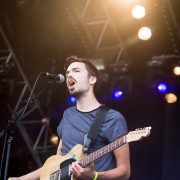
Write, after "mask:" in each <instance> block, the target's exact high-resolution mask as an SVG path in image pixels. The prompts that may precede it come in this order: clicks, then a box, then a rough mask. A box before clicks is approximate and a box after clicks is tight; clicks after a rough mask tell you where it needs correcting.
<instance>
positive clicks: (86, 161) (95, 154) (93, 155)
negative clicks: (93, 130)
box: [79, 135, 126, 167]
mask: <svg viewBox="0 0 180 180" xmlns="http://www.w3.org/2000/svg"><path fill="white" fill-rule="evenodd" d="M125 143H126V135H124V136H121V137H120V138H118V139H116V140H115V141H113V142H112V143H110V144H108V145H106V146H104V147H103V148H101V149H99V150H97V151H95V152H93V153H91V154H89V155H88V156H86V157H85V158H83V159H81V160H80V162H79V163H80V164H81V166H82V167H86V166H87V165H88V164H90V163H92V162H94V161H95V160H96V159H98V158H100V157H102V156H104V155H105V154H107V153H109V152H111V151H113V150H114V149H116V148H118V147H119V146H121V145H123V144H125Z"/></svg>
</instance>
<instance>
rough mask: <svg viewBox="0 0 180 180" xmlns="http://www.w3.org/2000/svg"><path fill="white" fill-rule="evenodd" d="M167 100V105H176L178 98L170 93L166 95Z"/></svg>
mask: <svg viewBox="0 0 180 180" xmlns="http://www.w3.org/2000/svg"><path fill="white" fill-rule="evenodd" d="M165 100H166V102H167V103H171V104H172V103H175V102H176V101H177V96H176V95H175V94H173V93H168V94H166V95H165Z"/></svg>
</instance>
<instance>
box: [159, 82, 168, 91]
mask: <svg viewBox="0 0 180 180" xmlns="http://www.w3.org/2000/svg"><path fill="white" fill-rule="evenodd" d="M157 89H158V91H159V92H160V93H166V92H167V91H168V90H169V86H168V84H167V83H164V82H160V83H159V84H158V85H157Z"/></svg>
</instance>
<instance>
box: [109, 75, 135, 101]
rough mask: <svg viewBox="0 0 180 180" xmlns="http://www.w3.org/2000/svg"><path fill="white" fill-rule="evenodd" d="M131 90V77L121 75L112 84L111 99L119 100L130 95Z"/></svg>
mask: <svg viewBox="0 0 180 180" xmlns="http://www.w3.org/2000/svg"><path fill="white" fill-rule="evenodd" d="M131 90H132V77H131V76H130V75H122V76H119V77H118V78H116V79H115V80H114V81H113V82H112V86H111V92H112V93H111V94H112V97H113V99H120V98H122V97H123V95H125V94H128V93H130V92H131Z"/></svg>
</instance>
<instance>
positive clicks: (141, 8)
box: [132, 5, 146, 19]
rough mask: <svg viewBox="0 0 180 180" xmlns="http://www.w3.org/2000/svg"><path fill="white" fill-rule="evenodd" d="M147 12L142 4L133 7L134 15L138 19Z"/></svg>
mask: <svg viewBox="0 0 180 180" xmlns="http://www.w3.org/2000/svg"><path fill="white" fill-rule="evenodd" d="M145 14H146V11H145V8H144V6H142V5H136V6H134V8H133V9H132V16H133V17H134V18H136V19H141V18H143V17H144V16H145Z"/></svg>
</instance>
